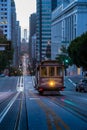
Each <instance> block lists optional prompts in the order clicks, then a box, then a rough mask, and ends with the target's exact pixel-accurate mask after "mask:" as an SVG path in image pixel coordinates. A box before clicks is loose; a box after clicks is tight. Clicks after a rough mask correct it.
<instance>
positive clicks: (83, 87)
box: [76, 78, 87, 92]
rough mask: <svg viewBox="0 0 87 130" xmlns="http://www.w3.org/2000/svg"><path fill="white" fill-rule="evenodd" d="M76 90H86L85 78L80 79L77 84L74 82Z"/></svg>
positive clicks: (86, 81) (86, 80) (86, 82)
mask: <svg viewBox="0 0 87 130" xmlns="http://www.w3.org/2000/svg"><path fill="white" fill-rule="evenodd" d="M76 91H79V92H81V91H84V92H87V78H86V79H81V80H80V82H79V83H78V84H76Z"/></svg>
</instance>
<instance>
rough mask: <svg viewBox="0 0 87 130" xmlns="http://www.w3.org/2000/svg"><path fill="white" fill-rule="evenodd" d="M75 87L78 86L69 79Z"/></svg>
mask: <svg viewBox="0 0 87 130" xmlns="http://www.w3.org/2000/svg"><path fill="white" fill-rule="evenodd" d="M68 80H69V81H70V82H71V83H72V84H73V85H74V86H76V84H75V83H74V82H73V81H72V80H71V79H68Z"/></svg>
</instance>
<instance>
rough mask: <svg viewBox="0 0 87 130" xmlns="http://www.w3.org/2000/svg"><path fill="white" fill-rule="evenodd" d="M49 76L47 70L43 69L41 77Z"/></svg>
mask: <svg viewBox="0 0 87 130" xmlns="http://www.w3.org/2000/svg"><path fill="white" fill-rule="evenodd" d="M45 76H47V68H46V67H41V77H45Z"/></svg>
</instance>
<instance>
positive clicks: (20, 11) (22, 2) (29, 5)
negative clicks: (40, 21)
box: [14, 0, 36, 29]
mask: <svg viewBox="0 0 87 130" xmlns="http://www.w3.org/2000/svg"><path fill="white" fill-rule="evenodd" d="M14 1H15V5H16V13H17V20H19V21H20V26H21V27H22V29H26V28H28V27H29V17H30V15H31V14H32V13H34V12H36V0H14Z"/></svg>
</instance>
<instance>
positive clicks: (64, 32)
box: [51, 0, 87, 59]
mask: <svg viewBox="0 0 87 130" xmlns="http://www.w3.org/2000/svg"><path fill="white" fill-rule="evenodd" d="M86 7H87V0H73V1H72V0H63V1H62V2H61V3H60V5H59V6H58V8H56V9H55V10H54V11H53V12H52V27H51V40H52V41H51V42H52V43H51V56H52V57H51V58H52V59H55V57H56V54H58V53H60V47H61V45H65V46H68V45H69V43H70V42H71V41H72V40H73V39H75V38H76V37H77V36H80V35H81V34H82V33H83V32H86V31H87V8H86Z"/></svg>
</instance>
